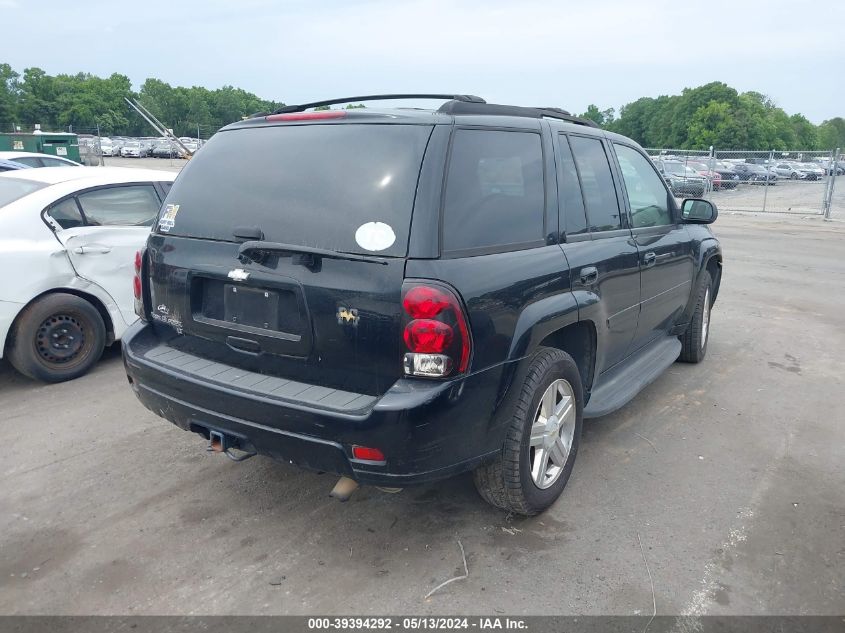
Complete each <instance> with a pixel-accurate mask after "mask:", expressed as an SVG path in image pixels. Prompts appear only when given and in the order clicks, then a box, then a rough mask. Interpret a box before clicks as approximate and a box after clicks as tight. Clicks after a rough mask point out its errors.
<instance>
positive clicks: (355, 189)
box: [162, 124, 432, 256]
mask: <svg viewBox="0 0 845 633" xmlns="http://www.w3.org/2000/svg"><path fill="white" fill-rule="evenodd" d="M431 130H432V127H431V126H422V125H372V124H370V125H366V124H365V125H355V124H339V125H338V124H335V125H331V124H330V125H292V126H279V127H260V128H247V129H236V130H230V131H227V132H221V133H219V134H217V135H215V136H214V138H212V139H211V140H210V141H208V143H206V144H205V145H204V147H203V151H202V152H201V153H198V154H197V155H196V157H195V158H193V159H192V160H191V162H189V163H188V165H187V166H186V167H185V169H184V170H183V172H182V174H181V175H180V176H179V178H178V179H177V180H176V182H175V183H174V185H173V189H172V190H171V191H170V194H169V195H168V196H167V201H166V202H167V204H166V205H165V209H166V210H167V211H169V212H172V213H174V214H176V215H174V216H173V218H172V221H169V226H168V223H164V219H162V223H163V224H164V230H165V231H166V232H167V233H168V234H171V235H182V236H188V237H198V238H205V239H213V240H222V241H235V238H234V236H233V233H232V230H233V229H234V228H235V227H242V226H249V227H258V228H260V229H261V230H262V231H263V232H264V236H265V240H267V241H272V242H281V243H284V244H294V245H297V246H311V247H317V248H325V249H331V250H334V251H338V252H347V253H359V254H366V253H373V252H378V253H379V254H380V255H393V256H402V255H404V254H405V252H406V251H407V247H408V233H409V231H410V224H411V211H412V207H413V204H414V195H415V192H416V187H417V177H418V176H419V171H420V165H421V163H422V157H423V153H424V151H425V147H426V143H427V142H428V137H429V135H430V134H431Z"/></svg>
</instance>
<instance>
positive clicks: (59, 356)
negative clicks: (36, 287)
mask: <svg viewBox="0 0 845 633" xmlns="http://www.w3.org/2000/svg"><path fill="white" fill-rule="evenodd" d="M105 342H106V326H105V324H104V323H103V318H102V317H101V316H100V313H99V312H98V311H97V308H95V307H94V306H93V305H91V304H90V303H89V302H88V301H86V300H85V299H82V298H81V297H77V296H76V295H71V294H66V293H63V292H57V293H54V294H49V295H47V296H45V297H42V298H41V299H38V300H36V301H34V302H33V303H32V304H30V305H29V306H27V307H26V308H24V309H23V311H21V313H20V314H19V315H18V317H17V319H15V323H14V324H13V325H12V329H11V331H10V333H9V350H8V351H9V362H10V363H11V364H12V366H13V367H14V368H15V369H17V370H18V371H19V372H20V373H22V374H24V375H25V376H29V377H30V378H33V379H35V380H41V381H44V382H63V381H65V380H73V379H74V378H78V377H79V376H81V375H83V374H84V373H86V372H87V371H88V370H89V369H91V367H92V366H93V365H94V363H96V362H97V361H98V360H99V358H100V356H101V355H102V353H103V348H104V347H105Z"/></svg>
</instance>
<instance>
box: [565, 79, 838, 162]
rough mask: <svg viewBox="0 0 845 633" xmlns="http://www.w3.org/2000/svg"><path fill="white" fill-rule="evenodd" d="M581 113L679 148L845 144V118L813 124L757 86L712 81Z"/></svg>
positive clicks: (644, 140)
mask: <svg viewBox="0 0 845 633" xmlns="http://www.w3.org/2000/svg"><path fill="white" fill-rule="evenodd" d="M580 116H582V117H585V118H588V119H591V120H593V121H595V122H596V123H598V124H599V125H600V126H601V127H603V128H605V129H607V130H610V131H613V132H618V133H619V134H624V135H625V136H630V137H631V138H633V139H634V140H636V141H637V142H638V143H640V145H642V146H644V147H655V148H676V149H697V150H703V149H708V148H709V147H710V146H711V145H712V146H714V147H716V148H721V149H748V150H788V149H803V150H830V149H834V148H836V147H840V148H843V149H845V119H843V118H842V117H835V118H833V119H830V120H828V121H824V122H823V123H822V124H821V125H814V124H813V123H811V122H810V121H808V120H807V118H806V117H804V116H803V115H801V114H793V115H789V114H787V113H786V112H784V110H783V109H782V108H779V107H778V106H777V105H776V104H775V103H774V102H773V101H772V100H771V99H770V98H769V97H767V96H766V95H763V94H760V93H759V92H744V93H739V92H737V91H736V90H734V89H733V88H731V87H730V86H728V85H726V84H724V83H721V82H713V83H709V84H706V85H704V86H699V87H698V88H687V89H685V90H684V91H683V92H682V93H681V94H679V95H671V96H665V95H664V96H660V97H657V98H652V97H642V98H641V99H637V100H636V101H634V102H633V103H629V104H627V105H625V106H623V107H622V108H621V109H620V111H619V116H618V117H617V116H616V111H615V110H614V109H613V108H609V109H606V110H600V109H599V108H598V106H596V105H594V104H591V105H589V106H588V107H587V111H586V112H584V113H583V114H581V115H580Z"/></svg>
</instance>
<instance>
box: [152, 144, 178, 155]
mask: <svg viewBox="0 0 845 633" xmlns="http://www.w3.org/2000/svg"><path fill="white" fill-rule="evenodd" d="M152 156H153V158H171V157H173V156H176V150H175V146H174V145H173V143H171V142H170V141H160V142H158V143H156V145H155V146H154V147H153V152H152Z"/></svg>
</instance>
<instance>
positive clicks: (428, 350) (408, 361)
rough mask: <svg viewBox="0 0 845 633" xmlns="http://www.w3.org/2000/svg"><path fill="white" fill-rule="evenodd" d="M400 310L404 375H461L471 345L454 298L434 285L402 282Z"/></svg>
mask: <svg viewBox="0 0 845 633" xmlns="http://www.w3.org/2000/svg"><path fill="white" fill-rule="evenodd" d="M402 308H403V309H404V312H405V316H404V319H403V327H404V330H403V333H402V338H403V339H404V341H405V347H406V348H407V350H408V352H407V353H406V354H405V357H404V362H403V365H404V369H405V374H407V375H408V376H425V377H428V378H442V377H444V376H449V375H451V374H462V373H464V372H465V371H466V370H467V368H468V367H469V357H470V351H471V346H472V343H471V341H470V337H469V328H468V327H467V319H466V314H465V313H464V309H463V307H462V306H461V302H460V301H459V300H458V297H457V295H456V294H455V293H454V292H453V291H452V290H450V289H449V288H448V287H446V286H442V285H440V284H437V283H434V282H421V281H420V282H417V281H406V282H405V284H404V285H403V287H402Z"/></svg>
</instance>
